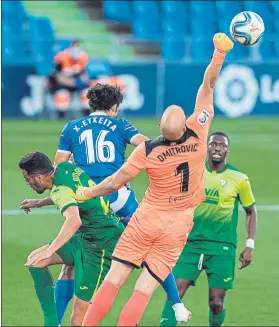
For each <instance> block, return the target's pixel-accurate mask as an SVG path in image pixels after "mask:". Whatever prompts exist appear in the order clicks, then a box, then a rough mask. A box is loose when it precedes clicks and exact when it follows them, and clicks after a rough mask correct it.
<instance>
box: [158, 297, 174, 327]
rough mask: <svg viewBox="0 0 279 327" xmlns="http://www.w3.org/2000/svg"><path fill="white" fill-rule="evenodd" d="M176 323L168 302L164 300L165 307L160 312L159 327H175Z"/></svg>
mask: <svg viewBox="0 0 279 327" xmlns="http://www.w3.org/2000/svg"><path fill="white" fill-rule="evenodd" d="M176 324H177V322H176V319H175V314H174V311H173V308H172V304H171V303H170V301H168V300H166V302H165V306H164V309H163V312H162V316H161V321H160V326H176Z"/></svg>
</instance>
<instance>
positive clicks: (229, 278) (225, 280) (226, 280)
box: [224, 277, 232, 283]
mask: <svg viewBox="0 0 279 327" xmlns="http://www.w3.org/2000/svg"><path fill="white" fill-rule="evenodd" d="M230 280H232V278H231V277H228V278H225V279H224V282H225V283H227V282H229V281H230Z"/></svg>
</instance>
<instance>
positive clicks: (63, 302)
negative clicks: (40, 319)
mask: <svg viewBox="0 0 279 327" xmlns="http://www.w3.org/2000/svg"><path fill="white" fill-rule="evenodd" d="M74 290H75V282H74V267H73V266H66V265H63V267H62V269H61V273H60V275H59V277H58V280H57V282H56V284H55V300H56V311H57V316H58V323H59V325H61V323H62V320H63V317H64V314H65V312H66V309H67V306H68V304H69V302H70V301H71V299H72V298H73V295H74Z"/></svg>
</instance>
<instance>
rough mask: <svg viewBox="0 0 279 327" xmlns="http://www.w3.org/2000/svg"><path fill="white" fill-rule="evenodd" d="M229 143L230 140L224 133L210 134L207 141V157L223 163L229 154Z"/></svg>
mask: <svg viewBox="0 0 279 327" xmlns="http://www.w3.org/2000/svg"><path fill="white" fill-rule="evenodd" d="M229 145H230V140H229V137H228V136H227V135H226V134H225V133H223V132H214V133H212V134H210V136H209V138H208V142H207V153H208V159H209V160H210V161H212V162H213V163H216V164H219V163H223V162H224V161H225V160H226V157H227V155H228V154H229Z"/></svg>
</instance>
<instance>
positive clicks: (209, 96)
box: [186, 86, 214, 139]
mask: <svg viewBox="0 0 279 327" xmlns="http://www.w3.org/2000/svg"><path fill="white" fill-rule="evenodd" d="M213 117H214V109H213V91H212V92H208V91H206V90H205V89H204V88H203V87H202V86H200V88H199V91H198V94H197V98H196V103H195V110H194V113H193V114H192V115H191V116H190V117H189V118H188V119H187V122H186V125H187V126H188V127H189V128H191V129H193V130H194V131H195V132H196V133H197V135H198V136H199V137H200V138H202V139H207V136H208V133H209V128H210V125H211V123H212V119H213Z"/></svg>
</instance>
